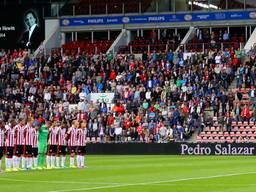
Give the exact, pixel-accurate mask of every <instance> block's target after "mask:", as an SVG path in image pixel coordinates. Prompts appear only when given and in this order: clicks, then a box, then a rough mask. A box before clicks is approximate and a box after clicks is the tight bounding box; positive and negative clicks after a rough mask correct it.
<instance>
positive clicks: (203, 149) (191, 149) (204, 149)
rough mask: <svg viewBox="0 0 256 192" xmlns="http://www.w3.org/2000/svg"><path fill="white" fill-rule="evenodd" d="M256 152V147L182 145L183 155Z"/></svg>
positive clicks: (245, 153)
mask: <svg viewBox="0 0 256 192" xmlns="http://www.w3.org/2000/svg"><path fill="white" fill-rule="evenodd" d="M254 151H255V147H248V146H247V147H246V146H232V145H231V144H227V145H222V144H216V145H210V146H201V145H200V144H197V145H195V146H191V145H188V144H181V154H182V155H253V154H254V153H255V152H254Z"/></svg>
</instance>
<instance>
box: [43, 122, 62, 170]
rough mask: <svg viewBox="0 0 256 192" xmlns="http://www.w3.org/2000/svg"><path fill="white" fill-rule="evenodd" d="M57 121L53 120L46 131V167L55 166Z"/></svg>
mask: <svg viewBox="0 0 256 192" xmlns="http://www.w3.org/2000/svg"><path fill="white" fill-rule="evenodd" d="M59 125H60V124H59V122H58V121H55V122H54V123H53V124H52V126H51V127H50V128H49V132H48V152H47V157H46V165H47V168H48V169H50V168H55V155H56V154H57V146H58V132H59V129H60V127H59Z"/></svg>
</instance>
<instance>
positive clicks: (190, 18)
mask: <svg viewBox="0 0 256 192" xmlns="http://www.w3.org/2000/svg"><path fill="white" fill-rule="evenodd" d="M184 19H185V20H186V21H191V20H192V15H185V16H184Z"/></svg>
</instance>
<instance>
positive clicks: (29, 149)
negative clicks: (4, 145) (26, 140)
mask: <svg viewBox="0 0 256 192" xmlns="http://www.w3.org/2000/svg"><path fill="white" fill-rule="evenodd" d="M24 155H25V156H32V145H25V146H24Z"/></svg>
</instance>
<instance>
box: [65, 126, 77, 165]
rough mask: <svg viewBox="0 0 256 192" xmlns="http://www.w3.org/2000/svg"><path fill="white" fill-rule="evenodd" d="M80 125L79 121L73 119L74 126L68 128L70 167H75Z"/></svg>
mask: <svg viewBox="0 0 256 192" xmlns="http://www.w3.org/2000/svg"><path fill="white" fill-rule="evenodd" d="M78 126H79V123H78V121H73V122H72V126H71V127H70V128H69V129H68V132H67V135H68V147H69V151H70V167H72V168H74V167H75V152H76V146H77V128H78Z"/></svg>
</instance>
